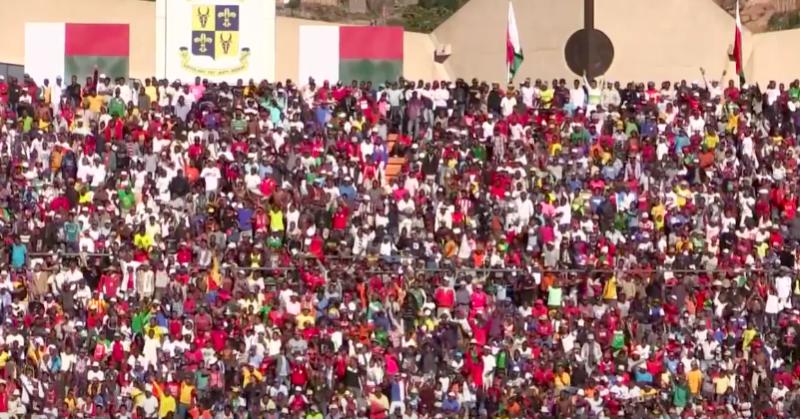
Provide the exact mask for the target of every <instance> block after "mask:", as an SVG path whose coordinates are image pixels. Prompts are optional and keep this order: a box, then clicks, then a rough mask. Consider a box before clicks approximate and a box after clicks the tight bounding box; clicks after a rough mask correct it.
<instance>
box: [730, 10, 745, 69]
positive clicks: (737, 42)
mask: <svg viewBox="0 0 800 419" xmlns="http://www.w3.org/2000/svg"><path fill="white" fill-rule="evenodd" d="M733 59H734V60H735V61H736V74H738V75H739V82H740V83H742V84H744V67H743V66H742V18H741V17H740V16H739V0H736V34H735V35H734V39H733Z"/></svg>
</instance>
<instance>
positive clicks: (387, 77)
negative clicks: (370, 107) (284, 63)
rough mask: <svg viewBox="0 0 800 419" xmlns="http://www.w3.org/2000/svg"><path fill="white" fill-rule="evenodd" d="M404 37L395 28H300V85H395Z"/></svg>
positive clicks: (401, 31) (401, 67) (398, 75)
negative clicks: (339, 83)
mask: <svg viewBox="0 0 800 419" xmlns="http://www.w3.org/2000/svg"><path fill="white" fill-rule="evenodd" d="M403 36H404V33H403V28H402V27H398V26H338V27H337V26H321V25H303V26H300V32H299V38H300V39H299V41H300V42H299V44H300V52H299V57H298V58H299V60H298V67H299V74H298V75H299V80H300V83H301V84H305V83H306V82H308V79H309V78H313V79H314V80H315V81H316V82H317V83H318V84H322V83H323V82H324V81H328V82H330V83H335V82H337V81H340V80H341V81H342V82H344V83H346V84H349V83H350V82H352V81H353V80H356V81H359V82H361V81H370V82H372V84H373V85H375V86H377V85H380V84H384V83H386V82H387V81H392V82H393V81H397V79H398V78H400V76H402V75H403V48H404V46H403V45H404V44H403Z"/></svg>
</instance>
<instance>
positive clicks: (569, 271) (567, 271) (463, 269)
mask: <svg viewBox="0 0 800 419" xmlns="http://www.w3.org/2000/svg"><path fill="white" fill-rule="evenodd" d="M28 256H29V259H35V258H44V257H48V256H57V257H61V258H81V257H110V256H112V254H111V253H75V252H60V253H59V252H36V253H29V254H28ZM292 259H295V260H314V261H317V262H318V267H320V268H321V269H323V270H329V269H330V268H331V266H330V264H325V263H322V262H321V261H319V260H318V259H317V258H315V257H314V256H312V255H308V254H298V255H293V256H292ZM325 259H326V261H330V262H337V263H339V264H341V263H347V262H356V263H362V262H364V261H365V260H364V259H359V258H355V257H352V256H341V255H332V256H326V257H325ZM377 264H379V265H380V264H383V265H390V266H391V267H394V268H395V269H392V270H389V269H377V270H367V271H361V272H363V273H366V274H373V275H381V274H383V275H394V274H398V270H397V269H396V268H404V267H405V268H410V270H411V271H412V272H415V273H430V274H436V273H473V274H493V273H501V274H513V273H518V274H534V273H538V274H555V275H606V274H629V275H653V274H664V273H670V274H673V275H701V274H767V275H769V274H776V273H790V274H797V273H798V271H797V270H794V269H789V268H785V267H784V268H771V267H767V268H764V267H760V268H753V267H747V268H716V269H711V270H708V269H671V268H664V267H660V268H648V269H644V268H632V269H625V268H620V269H610V268H592V267H588V268H556V269H541V268H534V269H528V268H474V267H468V266H443V267H436V268H430V267H421V268H420V267H415V266H413V265H408V264H403V263H401V262H394V263H390V262H387V261H385V260H380V262H379V263H377ZM220 269H229V270H239V271H248V272H249V271H260V272H276V271H277V272H281V271H285V272H291V271H296V270H298V269H299V267H298V266H258V267H252V266H228V267H222V266H221V267H220Z"/></svg>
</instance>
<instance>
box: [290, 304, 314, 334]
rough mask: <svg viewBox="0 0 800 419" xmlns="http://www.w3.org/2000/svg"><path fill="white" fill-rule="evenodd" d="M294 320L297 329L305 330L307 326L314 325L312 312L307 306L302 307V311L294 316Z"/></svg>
mask: <svg viewBox="0 0 800 419" xmlns="http://www.w3.org/2000/svg"><path fill="white" fill-rule="evenodd" d="M295 322H297V330H305V328H306V327H308V326H314V322H315V318H314V313H313V312H311V310H309V309H308V308H304V309H303V311H301V312H300V314H298V315H297V317H295Z"/></svg>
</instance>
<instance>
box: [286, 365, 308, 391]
mask: <svg viewBox="0 0 800 419" xmlns="http://www.w3.org/2000/svg"><path fill="white" fill-rule="evenodd" d="M289 380H290V382H291V383H292V385H293V386H296V387H305V385H306V382H307V381H308V369H307V368H306V364H305V362H303V361H302V358H298V359H297V360H296V361H295V362H291V369H290V372H289Z"/></svg>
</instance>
